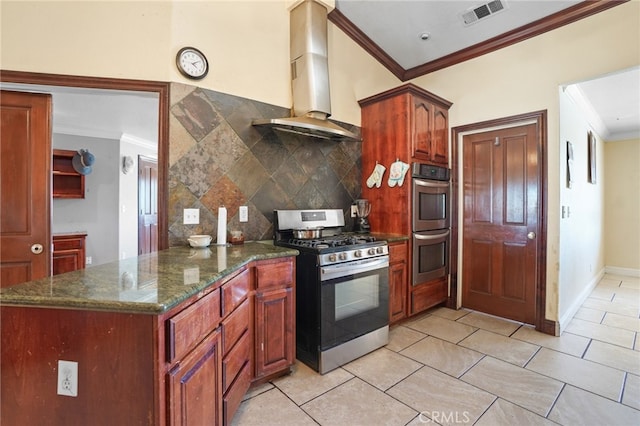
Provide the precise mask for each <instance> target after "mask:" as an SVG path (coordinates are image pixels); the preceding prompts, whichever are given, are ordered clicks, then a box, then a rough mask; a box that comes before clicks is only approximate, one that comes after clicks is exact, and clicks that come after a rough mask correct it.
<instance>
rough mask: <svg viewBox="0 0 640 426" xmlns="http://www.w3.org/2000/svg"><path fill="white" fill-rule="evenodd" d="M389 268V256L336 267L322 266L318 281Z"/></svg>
mask: <svg viewBox="0 0 640 426" xmlns="http://www.w3.org/2000/svg"><path fill="white" fill-rule="evenodd" d="M387 267H389V256H382V257H379V258H376V259H366V260H361V261H358V262H346V263H341V264H338V265H330V266H323V267H321V268H320V275H321V277H320V281H326V280H329V279H333V278H340V277H343V276H346V275H353V274H359V273H362V272H369V271H375V270H376V269H381V268H387Z"/></svg>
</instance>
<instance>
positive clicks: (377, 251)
mask: <svg viewBox="0 0 640 426" xmlns="http://www.w3.org/2000/svg"><path fill="white" fill-rule="evenodd" d="M376 253H378V254H382V253H384V249H383V248H382V247H378V248H376Z"/></svg>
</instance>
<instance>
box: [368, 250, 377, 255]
mask: <svg viewBox="0 0 640 426" xmlns="http://www.w3.org/2000/svg"><path fill="white" fill-rule="evenodd" d="M367 254H368V255H370V256H373V255H374V254H376V249H375V248H370V249H369V250H367Z"/></svg>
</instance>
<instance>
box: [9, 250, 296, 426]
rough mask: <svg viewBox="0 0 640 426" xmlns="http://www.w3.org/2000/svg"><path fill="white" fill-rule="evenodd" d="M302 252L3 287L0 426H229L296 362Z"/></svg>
mask: <svg viewBox="0 0 640 426" xmlns="http://www.w3.org/2000/svg"><path fill="white" fill-rule="evenodd" d="M297 254H298V251H297V250H294V249H289V248H283V247H277V246H274V245H273V244H269V243H268V242H266V243H263V242H247V243H245V244H242V245H237V246H226V247H218V246H211V247H210V248H204V249H191V248H189V247H174V248H170V249H167V250H163V251H160V252H157V253H151V254H147V255H142V256H139V257H136V258H131V259H124V260H120V261H117V262H113V263H109V264H104V265H96V266H93V267H91V268H87V269H84V270H80V271H74V272H68V273H64V274H60V275H56V276H53V277H49V278H46V279H41V280H36V281H31V282H28V283H24V284H19V285H16V286H13V287H7V288H3V289H1V290H0V322H1V323H2V328H1V329H0V332H1V344H0V358H1V359H2V375H1V377H0V388H1V389H0V398H1V406H0V424H3V425H4V424H7V425H9V424H96V425H97V424H105V425H106V424H138V425H159V426H163V425H168V424H185V423H184V422H185V419H189V422H188V423H189V424H230V423H231V419H232V417H233V414H234V413H235V411H236V409H237V408H238V406H239V404H240V402H241V401H242V398H243V396H244V394H245V393H246V392H247V390H248V389H249V387H250V385H251V383H261V382H264V381H267V380H269V379H271V378H273V377H276V376H280V375H283V374H287V373H288V372H289V371H290V367H291V365H293V363H294V361H295V268H296V264H295V256H296V255H297ZM73 366H75V367H73ZM74 368H75V370H74Z"/></svg>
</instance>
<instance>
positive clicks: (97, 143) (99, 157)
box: [51, 133, 119, 265]
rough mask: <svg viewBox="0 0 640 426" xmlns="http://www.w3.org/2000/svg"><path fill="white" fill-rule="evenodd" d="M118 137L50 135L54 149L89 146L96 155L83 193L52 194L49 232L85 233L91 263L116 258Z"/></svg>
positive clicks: (87, 253) (86, 147)
mask: <svg viewBox="0 0 640 426" xmlns="http://www.w3.org/2000/svg"><path fill="white" fill-rule="evenodd" d="M118 142H119V141H117V140H113V139H103V138H95V137H87V136H75V135H64V134H59V133H56V134H54V135H53V148H54V149H69V150H73V151H75V150H78V149H80V148H85V149H88V150H89V152H91V153H92V154H93V155H94V156H95V159H96V161H95V163H94V165H93V166H92V172H91V174H88V175H86V176H85V197H84V198H80V199H74V198H71V199H65V198H54V199H53V205H52V225H51V228H52V232H53V233H54V234H60V233H65V232H75V231H83V232H86V233H87V240H86V255H87V256H91V258H92V265H99V264H102V263H107V262H112V261H114V260H117V259H118V157H119V148H118V145H119V143H118Z"/></svg>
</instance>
